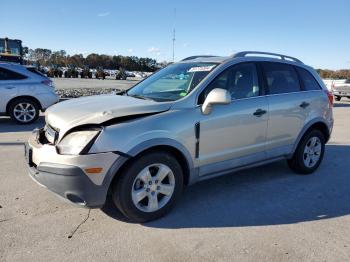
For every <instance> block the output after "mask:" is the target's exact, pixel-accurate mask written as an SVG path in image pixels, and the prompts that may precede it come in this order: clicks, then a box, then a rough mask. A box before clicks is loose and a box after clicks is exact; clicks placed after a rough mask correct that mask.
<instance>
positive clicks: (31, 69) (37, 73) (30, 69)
mask: <svg viewBox="0 0 350 262" xmlns="http://www.w3.org/2000/svg"><path fill="white" fill-rule="evenodd" d="M27 70H28V71H30V72H32V73H34V74H36V75H39V76H44V77H46V76H45V75H44V74H43V73H41V72H40V71H38V70H37V69H35V68H33V67H27Z"/></svg>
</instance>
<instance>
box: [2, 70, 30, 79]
mask: <svg viewBox="0 0 350 262" xmlns="http://www.w3.org/2000/svg"><path fill="white" fill-rule="evenodd" d="M25 78H26V77H25V76H24V75H21V74H18V73H16V72H13V71H10V70H7V69H5V68H0V80H21V79H25Z"/></svg>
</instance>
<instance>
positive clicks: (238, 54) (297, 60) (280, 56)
mask: <svg viewBox="0 0 350 262" xmlns="http://www.w3.org/2000/svg"><path fill="white" fill-rule="evenodd" d="M250 54H257V55H270V56H277V57H279V58H280V59H281V60H288V59H289V60H292V61H294V62H297V63H301V64H302V63H303V62H301V61H300V60H299V59H297V58H295V57H292V56H287V55H281V54H276V53H269V52H259V51H243V52H239V53H236V54H234V55H233V56H232V57H233V58H236V57H245V56H247V55H250Z"/></svg>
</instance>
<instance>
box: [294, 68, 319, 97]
mask: <svg viewBox="0 0 350 262" xmlns="http://www.w3.org/2000/svg"><path fill="white" fill-rule="evenodd" d="M296 69H297V71H298V74H299V76H300V78H301V81H302V83H303V88H304V90H306V91H309V90H321V87H320V85H319V84H318V82H317V81H316V79H315V78H314V76H313V75H312V74H311V73H310V72H309V71H307V70H305V69H303V68H300V67H296Z"/></svg>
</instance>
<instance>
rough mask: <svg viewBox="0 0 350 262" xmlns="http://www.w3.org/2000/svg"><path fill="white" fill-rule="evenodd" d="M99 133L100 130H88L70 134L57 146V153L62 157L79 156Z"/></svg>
mask: <svg viewBox="0 0 350 262" xmlns="http://www.w3.org/2000/svg"><path fill="white" fill-rule="evenodd" d="M99 132H100V130H89V131H77V132H73V133H70V134H68V135H67V136H65V137H64V138H63V139H62V141H61V142H60V143H59V144H58V145H57V148H58V152H59V153H60V154H63V155H79V154H80V153H81V152H82V151H83V150H84V149H85V147H87V146H88V145H89V143H90V142H91V141H92V140H93V139H94V138H95V137H96V136H97V134H98V133H99ZM87 150H88V149H87Z"/></svg>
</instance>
